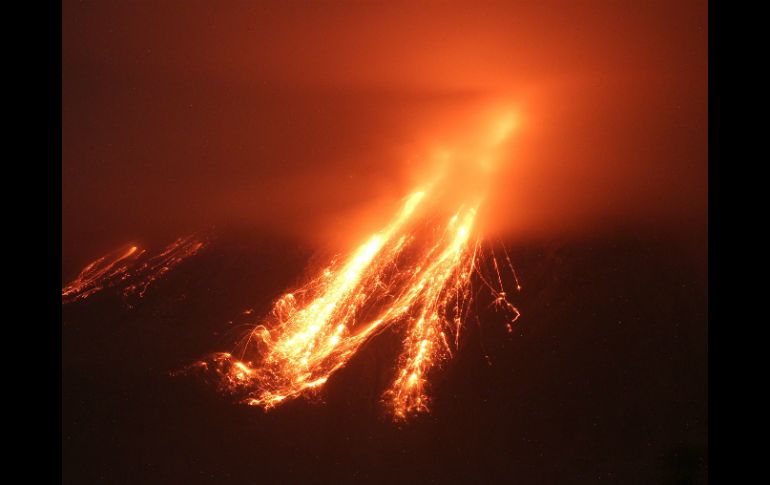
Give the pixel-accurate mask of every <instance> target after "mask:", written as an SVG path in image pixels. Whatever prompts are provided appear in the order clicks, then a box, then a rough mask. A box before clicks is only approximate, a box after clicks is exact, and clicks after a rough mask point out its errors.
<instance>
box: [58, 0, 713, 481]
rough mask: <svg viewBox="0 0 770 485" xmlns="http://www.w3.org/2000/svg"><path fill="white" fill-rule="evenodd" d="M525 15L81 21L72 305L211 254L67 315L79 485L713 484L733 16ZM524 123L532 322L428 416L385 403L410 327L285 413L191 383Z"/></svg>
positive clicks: (518, 10) (566, 5)
mask: <svg viewBox="0 0 770 485" xmlns="http://www.w3.org/2000/svg"><path fill="white" fill-rule="evenodd" d="M512 3H513V2H467V4H465V2H452V3H448V2H447V3H439V2H427V3H421V4H420V5H411V4H409V3H407V2H391V3H374V2H357V3H352V2H319V3H317V4H312V5H309V4H305V3H302V2H266V1H262V2H216V3H210V2H199V1H184V2H182V1H166V2H140V1H137V2H74V1H64V2H63V9H62V10H63V11H62V13H63V23H62V28H63V38H62V62H63V65H62V130H63V132H62V135H63V144H62V230H63V233H62V283H66V282H68V281H69V280H71V279H72V278H73V277H74V276H76V275H77V273H78V272H79V271H80V269H82V268H83V267H84V266H85V265H86V264H87V263H88V262H89V261H92V260H94V259H96V258H97V257H99V256H101V255H103V254H105V253H107V252H109V251H112V250H114V249H116V248H118V247H120V246H121V245H124V244H127V243H129V242H131V243H138V244H141V245H142V246H143V247H145V246H146V247H148V248H150V249H152V250H154V251H159V250H160V249H162V247H163V246H164V245H165V244H168V243H169V242H171V241H172V240H173V239H175V238H176V237H179V236H182V235H185V234H188V233H190V232H193V231H200V230H205V231H209V234H211V235H212V236H211V242H210V244H208V245H207V246H206V247H205V249H204V250H203V251H202V252H201V253H200V254H199V255H196V256H195V257H191V258H190V259H189V260H187V261H184V262H183V263H181V264H180V265H179V266H178V267H175V268H174V269H173V271H171V272H169V274H168V275H167V276H165V277H164V278H163V279H162V280H161V281H159V282H158V283H157V284H156V285H154V286H153V287H152V288H151V290H148V292H147V296H146V297H145V298H144V299H142V300H141V301H140V302H139V303H138V304H136V305H135V306H134V307H132V308H127V307H126V306H125V304H124V303H123V302H122V301H121V300H120V298H119V296H118V294H117V293H116V292H112V291H104V292H102V293H100V294H97V295H95V296H94V297H91V298H89V299H88V300H87V301H84V302H79V303H75V304H69V305H64V306H63V307H62V312H63V321H62V366H63V369H62V448H63V449H62V460H63V470H62V471H63V475H64V477H63V478H64V482H65V483H223V482H224V483H330V482H331V483H490V482H491V483H495V482H501V481H505V482H509V481H510V482H515V483H586V482H588V483H595V482H599V481H601V482H610V483H640V484H642V483H705V481H706V478H705V477H706V470H707V453H706V450H707V441H708V440H707V421H706V378H707V370H706V369H707V366H706V356H707V340H706V336H707V315H706V314H707V309H708V303H707V301H708V298H707V296H708V295H707V283H708V267H707V261H706V260H707V252H708V247H707V242H706V228H707V221H706V219H707V211H708V207H707V195H708V194H707V178H708V166H707V158H708V156H707V155H708V154H707V135H708V132H707V123H708V103H707V90H708V78H707V68H708V59H707V57H708V49H707V37H708V30H707V2H704V1H698V2H684V1H683V2H674V3H671V2H639V3H636V2H610V1H605V2H580V3H577V2H542V3H537V4H535V3H531V4H512ZM500 112H513V113H515V114H516V119H517V126H516V129H515V130H514V132H513V134H512V137H511V140H510V143H508V144H507V145H506V147H505V152H504V156H503V160H502V161H501V163H500V166H499V167H498V171H497V173H496V175H495V177H494V183H493V185H492V186H491V187H490V190H491V193H490V197H489V200H488V201H487V203H486V204H485V206H484V208H483V210H484V214H483V230H484V232H485V234H487V235H488V236H490V237H491V238H495V239H499V240H500V241H502V242H503V243H504V244H505V246H506V247H507V248H508V249H509V250H510V253H511V257H512V260H513V263H514V266H515V267H516V269H517V272H518V273H519V277H520V279H521V282H522V286H523V290H522V291H521V292H520V293H517V294H516V295H515V296H514V301H513V302H514V303H515V304H516V305H517V307H518V308H519V309H520V310H521V312H522V317H521V319H520V320H519V321H518V322H517V323H516V325H515V327H514V331H513V332H512V333H508V332H506V331H505V318H504V317H503V316H501V315H499V314H496V313H494V312H491V311H490V310H489V308H488V306H487V305H485V304H484V302H480V304H479V308H478V309H477V310H476V314H477V315H478V317H479V318H478V321H476V320H475V319H474V321H473V322H470V323H469V324H468V327H467V331H466V332H465V334H464V337H463V341H462V343H461V345H460V348H459V349H458V352H457V355H456V356H455V358H454V359H452V360H451V361H449V362H448V363H447V365H446V366H445V367H444V368H443V369H441V370H440V371H439V372H437V373H436V375H435V378H434V379H432V381H431V382H432V384H431V391H430V393H431V398H432V405H431V412H430V413H429V414H427V415H424V416H419V417H418V418H416V419H415V420H413V421H410V422H407V423H400V424H394V423H393V422H392V421H391V420H390V419H389V417H388V416H387V415H386V414H385V413H384V411H383V409H382V406H381V403H380V402H379V399H380V397H381V393H382V391H383V389H384V388H385V387H387V383H388V380H389V379H390V377H391V375H392V371H393V366H394V356H395V355H397V353H398V343H399V336H398V335H397V334H396V332H386V333H384V334H382V335H379V336H378V337H377V338H376V339H374V340H373V341H371V342H370V343H369V344H367V345H366V346H365V347H364V348H363V349H362V351H361V352H360V354H359V355H357V356H356V357H355V358H354V359H353V360H352V361H351V362H350V363H349V365H347V366H346V367H345V368H343V369H342V370H340V371H339V372H338V373H337V374H335V375H334V376H333V378H332V379H331V380H330V381H329V383H328V384H327V386H326V387H325V388H324V390H323V392H322V393H321V394H320V395H318V396H316V397H315V398H313V399H309V400H308V399H299V400H296V401H293V402H290V403H288V404H287V405H285V406H282V407H280V408H278V409H276V410H275V411H272V412H270V413H265V412H263V411H262V410H260V409H257V408H251V407H247V406H242V405H238V404H236V403H234V402H232V400H230V399H228V398H227V397H226V396H223V395H221V394H219V393H217V392H215V390H214V389H212V386H211V385H210V384H208V383H206V382H204V381H205V380H203V379H199V378H197V377H194V376H179V375H176V376H173V377H172V375H171V374H172V373H174V372H175V371H178V370H179V369H180V368H182V367H184V366H185V365H187V364H190V363H191V362H194V361H195V360H196V359H200V358H201V357H202V356H204V355H206V354H209V353H211V352H216V351H223V350H228V349H229V348H230V347H231V346H232V344H233V342H234V341H235V340H236V338H237V337H238V336H239V335H240V333H242V330H243V329H242V328H240V327H238V324H237V323H236V324H234V323H232V322H233V321H234V320H238V318H240V317H242V312H243V311H244V310H245V309H247V308H252V309H253V310H254V312H255V313H257V314H264V313H265V312H267V311H268V310H269V308H270V304H271V302H272V301H273V300H274V299H275V298H276V297H277V296H278V295H280V294H281V293H282V292H284V291H286V289H287V288H291V287H294V286H296V285H297V284H298V283H301V282H303V281H305V279H306V278H307V276H308V275H309V274H310V273H311V272H312V271H313V270H314V269H316V268H317V267H318V265H319V264H323V261H325V258H327V257H328V256H329V255H332V254H338V253H340V252H344V251H347V250H348V249H350V248H351V247H353V246H355V245H357V244H359V243H360V242H361V239H362V237H365V235H366V234H367V233H369V232H371V231H372V230H373V229H376V228H378V226H379V225H380V224H381V223H382V222H383V221H385V220H387V219H388V217H389V214H390V213H391V212H392V211H393V208H394V207H396V206H397V205H398V201H399V200H400V199H401V198H402V197H403V196H404V195H405V194H406V193H408V192H409V191H410V190H412V188H413V186H414V183H415V180H420V179H421V177H423V176H424V175H425V174H426V173H428V172H429V171H430V169H431V167H432V165H431V154H432V153H434V151H435V150H437V149H442V148H445V147H453V146H455V145H456V144H459V143H462V142H464V141H466V140H473V139H475V138H477V137H480V136H484V134H485V133H486V132H487V131H488V129H489V128H488V127H489V124H488V123H487V121H488V120H489V117H488V115H489V114H490V113H491V114H492V115H494V114H496V113H500ZM464 180H465V181H467V180H469V179H464V178H463V175H462V173H461V174H460V175H459V176H457V177H456V178H455V180H454V184H455V185H456V187H457V188H458V190H462V186H463V182H464ZM469 183H470V182H469ZM508 283H509V284H513V282H512V281H508ZM239 316H240V317H239ZM239 332H240V333H239Z"/></svg>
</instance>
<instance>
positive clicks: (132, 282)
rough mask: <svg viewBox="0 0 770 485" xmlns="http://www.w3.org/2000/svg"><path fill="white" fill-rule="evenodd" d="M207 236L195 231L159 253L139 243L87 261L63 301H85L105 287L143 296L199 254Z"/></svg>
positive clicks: (64, 290)
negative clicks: (152, 253) (180, 265)
mask: <svg viewBox="0 0 770 485" xmlns="http://www.w3.org/2000/svg"><path fill="white" fill-rule="evenodd" d="M205 244H206V238H205V237H204V236H201V235H197V234H193V235H190V236H187V237H180V238H178V239H177V240H176V241H174V242H173V243H171V244H169V245H168V246H167V247H166V248H165V249H164V250H163V251H161V252H160V253H159V254H157V255H155V256H152V257H147V255H146V253H147V250H146V249H141V248H139V247H138V246H136V245H130V246H127V247H125V248H120V249H118V250H116V251H113V252H112V253H109V254H107V255H105V256H102V257H101V258H99V259H97V260H96V261H93V262H92V263H90V264H88V265H87V266H86V267H85V268H83V270H82V271H81V272H80V274H78V276H77V277H76V278H75V279H74V280H72V281H71V282H70V283H68V284H67V285H66V286H64V288H62V304H66V303H74V302H76V301H80V300H85V299H86V298H88V297H89V296H91V295H93V294H94V293H97V292H99V291H101V290H104V289H106V288H118V289H120V292H121V294H122V297H123V301H124V302H126V304H128V305H129V306H130V304H129V303H128V301H129V299H130V298H131V297H134V296H135V297H137V298H142V297H144V295H145V293H146V292H147V289H148V288H149V287H150V286H151V285H152V284H153V283H155V282H156V281H157V280H159V279H160V278H162V277H163V276H164V275H166V274H167V273H168V272H170V271H171V270H172V269H174V268H175V267H176V266H177V265H178V264H179V263H181V262H182V261H184V260H186V259H187V258H189V257H191V256H193V255H195V254H197V253H198V252H199V251H200V250H201V248H203V246H204V245H205Z"/></svg>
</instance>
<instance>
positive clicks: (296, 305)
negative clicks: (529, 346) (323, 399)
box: [215, 121, 519, 419]
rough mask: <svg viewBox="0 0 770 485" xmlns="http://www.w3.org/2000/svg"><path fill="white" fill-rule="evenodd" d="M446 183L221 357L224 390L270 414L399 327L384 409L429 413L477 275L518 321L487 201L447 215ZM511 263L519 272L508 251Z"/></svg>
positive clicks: (422, 194)
mask: <svg viewBox="0 0 770 485" xmlns="http://www.w3.org/2000/svg"><path fill="white" fill-rule="evenodd" d="M511 127H512V123H510V122H508V121H506V123H504V124H502V125H501V128H499V129H496V130H493V131H494V132H493V134H492V137H491V138H492V141H491V142H489V141H488V142H487V144H486V145H484V147H485V151H484V152H483V153H480V154H479V159H480V160H482V161H483V162H484V163H488V162H489V160H490V159H491V158H492V156H493V155H494V152H493V150H492V149H493V148H496V147H497V145H499V144H500V143H501V142H502V141H503V140H504V139H505V138H506V137H507V135H508V133H509V131H510V129H511ZM502 130H505V132H504V133H503V131H502ZM441 182H442V180H441V177H436V178H435V179H434V180H433V181H432V182H431V183H430V184H427V185H426V186H424V187H421V188H420V189H419V190H416V191H414V192H413V193H412V194H411V195H409V196H408V197H406V198H405V200H404V202H403V204H402V207H401V209H400V210H399V212H398V213H397V214H396V215H395V217H394V218H393V219H392V220H391V221H390V223H388V224H387V225H386V226H385V227H384V228H382V229H381V230H380V231H379V232H377V233H375V234H373V235H371V236H370V237H369V238H368V239H367V240H366V241H365V242H364V243H363V244H361V245H360V246H359V247H358V248H357V249H356V250H355V251H353V252H352V253H351V254H350V255H349V256H348V257H347V259H344V260H343V261H341V262H338V263H333V264H331V265H330V266H329V267H327V268H326V269H324V270H323V271H322V272H321V273H320V275H319V276H317V277H316V278H315V279H314V280H312V281H311V282H310V283H309V284H308V285H306V286H305V287H302V288H300V289H298V290H295V291H292V292H289V293H286V294H284V295H283V296H282V297H280V298H279V299H278V300H277V301H276V302H275V304H274V306H273V309H272V312H271V314H270V315H269V316H268V317H266V318H265V321H263V322H262V323H261V324H259V325H257V326H255V327H254V328H253V330H252V331H251V332H250V333H249V335H248V336H247V338H246V339H245V340H244V342H243V343H242V353H241V354H240V355H241V358H240V359H235V358H234V357H233V356H232V355H231V354H229V353H226V354H219V355H218V356H217V357H216V359H215V360H216V362H217V364H218V365H219V367H218V370H219V371H220V372H221V373H222V376H223V381H222V383H223V385H224V387H225V389H227V390H229V391H231V392H237V393H243V395H245V396H246V402H247V403H249V404H252V405H257V406H261V407H263V408H265V409H270V408H272V407H274V406H276V405H278V404H281V403H283V402H285V401H286V400H288V399H292V398H296V397H298V396H301V395H303V394H306V393H309V392H312V391H314V390H316V389H318V388H319V387H321V386H323V385H324V384H325V383H326V382H327V380H328V379H329V378H330V376H331V375H332V374H333V373H334V372H335V371H337V370H338V369H340V368H341V367H343V366H344V365H345V364H347V363H348V362H349V361H350V359H351V358H352V356H353V355H355V353H356V352H357V351H358V350H359V349H360V348H361V346H362V345H363V344H364V343H366V342H367V341H368V340H369V339H370V338H371V337H372V336H374V335H376V334H377V333H378V332H380V331H382V330H384V329H386V328H389V327H393V328H396V329H403V332H404V338H403V350H402V352H401V355H400V356H399V358H398V369H397V371H396V373H395V377H394V378H393V380H392V382H391V384H390V386H389V388H388V389H387V390H386V391H385V393H384V401H385V404H386V405H387V407H388V409H389V410H390V411H391V413H392V414H393V416H394V417H395V418H396V419H405V418H407V417H408V416H410V415H412V414H415V413H418V412H422V411H426V410H427V409H428V397H427V392H426V387H427V384H428V377H429V374H430V373H431V371H433V370H434V369H435V368H436V367H438V366H440V365H441V363H442V362H443V361H445V360H446V359H448V358H450V357H451V356H452V353H453V350H454V349H456V348H457V346H458V343H459V338H460V333H461V330H462V327H463V323H464V322H465V320H466V317H467V314H468V312H469V310H470V302H471V298H472V292H471V287H472V279H473V276H474V275H478V281H480V282H481V284H482V285H483V286H484V287H486V288H487V289H489V290H490V291H491V292H492V296H493V298H494V304H495V305H496V306H497V307H498V308H502V309H504V310H508V311H510V312H511V315H512V321H515V320H516V319H517V318H518V315H519V313H518V311H517V310H516V308H515V307H514V306H513V305H512V304H511V303H509V302H508V300H507V295H506V293H505V291H504V288H503V282H502V280H503V279H502V275H501V271H500V264H499V263H498V260H497V257H496V254H495V252H494V250H488V251H484V246H483V244H482V240H481V238H480V236H479V235H478V231H477V227H476V224H477V213H478V210H479V207H480V205H481V200H482V198H483V195H484V194H483V193H478V194H474V198H475V201H473V202H471V203H468V201H467V198H465V199H466V200H464V201H463V202H462V203H459V204H458V207H456V208H455V209H454V210H452V211H446V210H445V209H443V208H442V209H439V208H437V207H436V205H435V203H433V201H434V200H435V199H437V198H439V191H440V188H441V187H442V183H441ZM434 196H435V197H434ZM482 253H484V254H485V255H488V257H489V258H488V259H491V260H492V266H493V267H494V274H493V277H492V278H490V277H488V276H486V275H485V271H483V270H482V268H481V266H480V264H481V263H482V262H483V260H485V259H486V258H484V257H482ZM505 262H506V264H507V266H505V267H506V268H509V269H510V271H513V268H512V266H511V264H510V258H509V257H508V255H507V253H505ZM514 277H515V273H514ZM517 285H518V283H517Z"/></svg>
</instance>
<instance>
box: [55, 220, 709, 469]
mask: <svg viewBox="0 0 770 485" xmlns="http://www.w3.org/2000/svg"><path fill="white" fill-rule="evenodd" d="M205 234H206V244H205V245H204V246H203V247H201V248H200V249H199V250H198V251H197V252H196V253H195V254H193V255H191V256H189V257H187V258H185V259H184V260H182V261H179V262H178V264H176V265H175V266H174V267H173V268H172V269H171V270H169V271H167V272H165V273H164V274H163V275H162V277H160V278H157V279H156V280H154V281H153V282H152V284H151V285H149V286H148V287H147V288H146V289H145V290H146V291H144V293H143V295H142V297H141V298H135V297H134V298H131V299H130V300H126V297H125V291H124V290H125V286H121V285H114V286H109V285H107V286H106V287H105V288H104V289H102V290H101V291H97V292H94V293H93V294H91V295H89V296H88V297H87V298H84V299H82V300H78V301H74V302H69V303H66V304H64V305H63V306H62V313H63V320H62V356H63V357H62V365H63V370H62V379H63V385H62V389H63V393H62V400H63V403H62V405H63V407H62V418H63V423H62V431H63V441H64V448H63V463H64V470H63V471H64V475H65V476H67V477H71V478H73V479H74V478H75V477H77V481H79V482H81V483H90V482H95V481H108V482H110V483H135V482H136V481H143V482H146V483H163V482H169V481H183V482H186V483H199V482H220V481H232V482H239V483H240V482H251V481H255V480H257V481H267V482H306V483H307V482H319V481H320V482H330V481H334V482H351V481H355V482H360V481H366V482H373V483H382V482H396V481H406V482H409V478H410V477H413V474H414V473H415V471H419V473H420V476H421V477H423V478H422V479H421V481H425V480H427V481H428V482H430V481H431V480H434V481H437V482H442V481H456V480H458V479H459V480H460V481H461V482H476V481H491V480H502V479H513V478H516V479H520V480H522V481H524V482H536V481H546V482H560V483H561V482H568V483H569V482H582V481H585V480H595V479H597V478H598V477H607V478H611V479H613V480H617V481H620V482H624V483H628V482H632V483H641V482H648V483H649V482H655V483H661V482H666V481H676V480H679V479H681V478H682V474H683V473H685V474H687V476H686V477H684V478H685V479H691V480H698V479H703V477H704V476H705V466H704V462H705V448H706V435H705V419H706V409H705V404H704V403H705V394H706V386H705V382H706V377H705V376H706V331H705V319H706V308H707V306H706V297H707V295H706V282H705V275H704V274H703V272H702V270H700V269H699V268H700V266H699V265H698V264H696V263H695V262H693V259H692V252H691V251H689V250H687V248H686V247H684V246H682V244H681V243H676V241H670V240H666V239H655V240H648V239H645V240H641V241H640V240H639V239H638V238H637V239H634V238H630V237H618V238H614V239H603V240H590V241H589V240H582V241H576V240H573V241H558V242H557V241H554V242H551V243H549V244H530V245H522V244H520V243H519V244H517V243H515V242H514V241H506V242H504V244H505V246H506V247H507V249H508V251H509V253H510V257H511V259H512V261H513V263H514V264H515V266H516V269H517V271H518V272H519V275H520V278H521V284H522V286H523V290H522V291H521V292H520V293H519V294H517V296H516V298H517V300H516V303H517V306H518V308H519V309H520V310H521V313H522V315H523V316H522V318H521V319H520V320H519V321H517V322H516V324H515V325H514V326H513V327H512V331H511V332H509V331H508V330H507V329H506V327H505V321H506V320H505V318H503V317H502V316H501V315H500V314H499V313H498V312H496V311H495V310H494V308H492V307H491V306H490V305H489V304H488V303H490V302H485V301H483V299H480V300H479V301H478V303H477V305H476V307H475V308H474V312H473V318H472V319H471V321H470V322H469V323H468V324H467V325H466V328H465V330H464V332H463V334H462V336H461V339H460V342H459V345H458V348H457V351H456V355H455V356H454V358H453V359H452V360H449V361H447V362H446V363H445V364H444V365H442V368H441V369H439V371H437V372H436V373H435V374H434V375H433V378H432V380H431V381H430V384H429V387H430V392H431V395H432V405H431V412H430V413H425V414H422V415H419V416H417V417H415V418H414V419H412V420H410V421H409V422H407V423H401V424H394V423H393V421H392V420H391V419H390V417H389V416H388V414H387V413H386V412H385V411H384V409H383V407H382V406H381V405H380V400H381V397H382V391H383V389H385V388H386V387H387V386H388V384H389V382H390V380H391V379H392V376H393V372H394V370H395V365H396V364H395V362H396V360H397V359H396V357H397V356H398V354H399V348H400V345H401V336H400V335H399V332H398V331H397V329H395V328H392V329H389V330H386V331H385V332H383V333H381V334H380V335H377V336H376V338H375V339H373V340H371V341H369V342H367V343H366V344H365V345H364V346H363V347H362V348H361V350H360V351H359V352H358V353H357V354H356V355H355V356H353V357H352V358H351V360H350V361H349V362H348V363H347V365H345V366H344V367H343V368H341V369H340V370H339V371H337V372H336V373H335V374H333V375H332V376H331V378H330V379H329V381H328V382H327V383H326V385H325V386H324V388H323V389H322V390H321V391H320V392H318V393H315V394H312V395H308V396H304V397H303V398H300V399H295V400H292V401H291V402H287V403H286V404H284V405H282V406H280V407H278V408H275V409H272V410H270V411H269V412H265V411H264V410H261V409H259V408H255V407H251V406H246V405H243V404H241V403H240V402H238V401H237V400H234V399H232V398H231V397H229V396H227V395H222V394H219V393H215V392H212V386H213V385H214V383H212V381H211V380H210V379H208V377H207V375H206V374H205V373H204V374H194V375H190V374H189V373H183V374H182V375H180V374H179V371H180V369H182V368H184V367H185V366H186V365H188V364H189V363H191V362H195V361H197V360H199V359H201V358H202V357H203V356H206V355H209V354H211V353H212V352H220V351H226V350H228V349H231V348H232V346H233V344H234V343H235V342H237V341H238V340H239V339H240V338H242V337H243V336H244V335H245V334H246V333H248V332H249V331H250V330H251V324H252V323H253V322H254V319H255V315H264V314H267V313H268V312H269V311H270V308H271V306H272V305H273V303H274V301H275V300H276V299H277V298H278V297H279V296H280V295H281V294H282V293H283V292H284V291H285V290H286V288H291V287H296V286H298V285H300V284H302V283H303V278H305V277H306V275H307V274H308V272H309V271H312V270H314V269H315V268H317V267H319V264H323V263H320V262H321V261H325V260H326V259H327V258H328V257H329V256H330V255H327V254H319V252H318V250H317V248H314V247H311V246H309V245H308V244H306V243H302V242H299V241H296V240H290V239H281V238H279V237H278V236H276V235H275V234H267V233H259V232H256V231H254V230H244V229H235V228H220V229H215V230H210V231H208V232H206V233H205ZM140 247H141V245H140ZM164 247H166V246H165V245H163V244H160V245H158V246H157V247H156V248H152V247H148V248H147V250H148V258H150V257H151V256H150V255H151V254H159V253H162V252H163V248H164ZM672 248H680V249H679V250H676V249H675V250H672ZM137 264H139V263H137ZM71 276H72V277H74V276H75V275H71ZM507 283H509V284H513V281H508V282H507ZM126 285H129V283H128V282H127V283H126ZM608 295H609V296H608ZM618 436H622V437H623V439H622V440H619V439H618ZM554 463H559V466H554Z"/></svg>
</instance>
